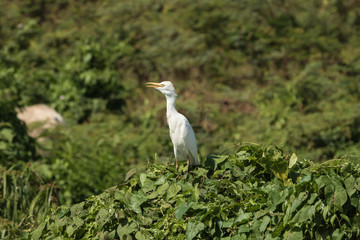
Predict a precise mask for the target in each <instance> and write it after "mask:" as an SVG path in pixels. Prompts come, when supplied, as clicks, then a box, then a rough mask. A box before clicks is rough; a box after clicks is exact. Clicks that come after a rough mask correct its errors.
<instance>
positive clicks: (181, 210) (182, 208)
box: [175, 202, 195, 220]
mask: <svg viewBox="0 0 360 240" xmlns="http://www.w3.org/2000/svg"><path fill="white" fill-rule="evenodd" d="M194 204H195V203H194V202H190V203H186V202H183V203H180V204H179V206H178V207H177V208H176V210H175V218H176V219H177V220H180V219H181V218H182V216H183V215H184V214H185V213H186V212H187V211H188V210H189V209H190V208H191V207H192V206H193V205H194Z"/></svg>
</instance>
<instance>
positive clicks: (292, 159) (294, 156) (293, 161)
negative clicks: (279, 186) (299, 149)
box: [289, 153, 298, 168]
mask: <svg viewBox="0 0 360 240" xmlns="http://www.w3.org/2000/svg"><path fill="white" fill-rule="evenodd" d="M297 160H298V157H297V156H296V154H295V153H293V154H291V157H290V160H289V168H292V167H293V166H294V165H295V163H296V162H297Z"/></svg>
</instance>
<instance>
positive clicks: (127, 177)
mask: <svg viewBox="0 0 360 240" xmlns="http://www.w3.org/2000/svg"><path fill="white" fill-rule="evenodd" d="M136 172H137V170H136V169H135V168H132V169H130V170H129V171H128V172H127V173H126V175H125V179H124V181H125V182H127V181H128V180H129V179H130V178H131V177H132V176H134V175H135V174H136Z"/></svg>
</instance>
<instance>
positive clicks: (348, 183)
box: [344, 175, 356, 197]
mask: <svg viewBox="0 0 360 240" xmlns="http://www.w3.org/2000/svg"><path fill="white" fill-rule="evenodd" d="M355 181H356V179H355V178H354V176H352V175H350V176H349V177H348V178H346V179H345V180H344V184H345V188H346V191H347V193H348V195H349V197H351V196H352V195H353V194H354V193H355V192H356V188H355Z"/></svg>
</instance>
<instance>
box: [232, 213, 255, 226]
mask: <svg viewBox="0 0 360 240" xmlns="http://www.w3.org/2000/svg"><path fill="white" fill-rule="evenodd" d="M252 216H253V214H252V213H242V214H240V215H239V216H238V217H237V218H236V220H235V223H240V224H242V223H245V222H248V221H249V220H250V219H251V217H252Z"/></svg>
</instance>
